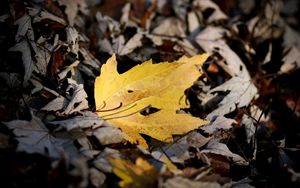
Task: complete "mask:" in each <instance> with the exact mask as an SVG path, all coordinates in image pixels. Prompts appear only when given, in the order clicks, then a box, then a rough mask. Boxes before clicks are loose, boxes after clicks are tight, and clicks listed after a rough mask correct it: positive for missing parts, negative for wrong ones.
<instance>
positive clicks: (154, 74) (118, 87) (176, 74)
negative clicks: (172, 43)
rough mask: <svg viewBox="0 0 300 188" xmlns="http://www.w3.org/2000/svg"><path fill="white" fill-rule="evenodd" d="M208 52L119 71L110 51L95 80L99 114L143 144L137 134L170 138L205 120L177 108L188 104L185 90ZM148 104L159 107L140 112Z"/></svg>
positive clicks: (197, 125)
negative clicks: (152, 111) (147, 112)
mask: <svg viewBox="0 0 300 188" xmlns="http://www.w3.org/2000/svg"><path fill="white" fill-rule="evenodd" d="M208 56H209V54H202V55H197V56H194V57H191V58H188V57H186V56H183V57H181V58H180V59H179V60H178V61H175V62H171V63H169V62H163V63H158V64H153V63H152V61H151V60H149V61H146V62H144V63H143V64H140V65H137V66H135V67H133V68H132V69H130V70H128V71H127V72H125V73H123V74H119V73H118V71H117V61H116V57H115V55H113V56H112V57H111V58H110V59H108V60H107V62H106V64H104V65H103V66H102V68H101V75H100V76H99V77H97V78H96V81H95V102H96V110H97V113H98V115H99V116H101V117H103V118H104V119H106V120H107V121H108V122H109V123H111V124H112V125H113V126H116V127H119V128H121V129H122V131H123V132H124V133H125V134H126V135H125V139H127V140H128V141H130V142H132V143H138V144H140V145H142V146H144V147H145V148H147V144H146V141H145V140H144V139H143V137H142V136H141V135H140V134H145V135H149V136H151V137H152V138H155V139H158V140H160V141H163V142H171V141H173V138H172V135H181V134H184V133H187V132H189V131H191V130H193V129H196V128H198V127H199V126H201V125H203V124H206V123H207V121H205V120H202V119H200V118H196V117H193V116H191V115H189V114H185V113H177V111H178V110H180V108H188V107H189V104H188V103H187V102H186V100H185V95H184V91H185V90H186V89H187V88H189V87H191V86H192V84H193V82H194V81H195V80H196V79H197V78H198V77H199V76H200V75H201V72H200V71H199V67H198V66H197V65H202V64H203V62H205V60H206V59H207V58H208ZM149 107H152V108H154V109H157V110H158V111H156V112H154V113H150V114H148V115H143V114H142V113H141V111H143V110H145V109H147V108H149Z"/></svg>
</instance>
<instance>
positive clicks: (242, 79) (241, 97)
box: [196, 26, 258, 120]
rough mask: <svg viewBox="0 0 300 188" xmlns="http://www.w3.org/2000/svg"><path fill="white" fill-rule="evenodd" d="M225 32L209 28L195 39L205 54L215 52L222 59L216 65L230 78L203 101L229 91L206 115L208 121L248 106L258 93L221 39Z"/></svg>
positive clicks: (240, 63)
mask: <svg viewBox="0 0 300 188" xmlns="http://www.w3.org/2000/svg"><path fill="white" fill-rule="evenodd" d="M226 32H227V30H226V29H223V28H220V27H212V26H210V27H207V28H206V29H204V30H203V31H202V32H201V33H200V34H199V35H198V36H197V37H196V41H197V43H198V44H199V45H200V46H201V47H202V48H203V49H204V50H205V51H206V52H211V53H212V52H217V53H218V54H219V55H220V56H222V57H223V58H224V60H223V61H217V62H216V63H217V64H218V65H219V66H220V67H222V68H223V69H224V70H225V71H226V72H227V73H228V74H229V75H230V76H232V78H231V79H229V80H228V81H226V82H225V83H223V84H221V85H219V86H217V87H215V88H214V89H212V90H210V91H209V92H208V95H207V96H206V99H204V101H208V98H211V97H212V95H213V93H215V92H218V91H230V92H229V93H228V94H227V95H226V96H225V97H224V98H223V100H222V101H221V102H220V103H219V104H218V108H217V109H215V110H213V111H212V112H211V113H210V114H208V115H207V117H206V118H207V119H209V120H211V119H212V118H213V117H214V116H222V115H225V114H228V113H230V112H233V111H234V110H235V109H236V108H240V107H244V106H247V105H249V104H250V102H251V101H252V99H253V98H254V97H255V96H256V94H257V92H258V90H257V88H256V86H255V85H254V84H253V82H252V80H251V77H250V74H249V72H248V70H247V68H246V66H245V65H244V63H243V62H242V60H241V59H240V58H239V56H238V55H237V54H236V53H235V52H234V51H233V50H232V49H231V48H230V47H229V46H228V45H227V44H226V42H225V40H224V39H223V35H224V34H225V33H226Z"/></svg>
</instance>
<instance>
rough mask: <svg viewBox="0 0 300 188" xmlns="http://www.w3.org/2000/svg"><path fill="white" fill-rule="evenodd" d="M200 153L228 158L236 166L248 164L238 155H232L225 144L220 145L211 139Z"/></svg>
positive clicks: (216, 140)
mask: <svg viewBox="0 0 300 188" xmlns="http://www.w3.org/2000/svg"><path fill="white" fill-rule="evenodd" d="M201 153H214V154H217V155H222V156H225V157H228V159H229V160H231V161H232V162H234V163H235V164H238V165H248V164H249V163H248V162H247V161H246V160H245V159H244V158H243V157H241V156H239V155H238V154H235V153H232V152H231V151H230V150H229V148H228V147H227V145H226V144H223V143H220V142H219V141H218V139H212V140H211V141H210V142H209V143H208V144H207V146H206V148H205V149H204V150H201Z"/></svg>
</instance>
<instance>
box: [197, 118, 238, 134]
mask: <svg viewBox="0 0 300 188" xmlns="http://www.w3.org/2000/svg"><path fill="white" fill-rule="evenodd" d="M233 123H237V122H236V121H235V120H234V119H230V118H226V117H224V116H217V117H216V118H215V119H214V120H213V121H211V122H210V124H208V125H204V126H203V127H201V130H204V131H205V132H206V133H208V134H210V135H212V134H214V133H215V132H217V131H220V130H228V129H231V128H232V124H233Z"/></svg>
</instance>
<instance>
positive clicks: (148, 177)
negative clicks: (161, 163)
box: [109, 158, 158, 188]
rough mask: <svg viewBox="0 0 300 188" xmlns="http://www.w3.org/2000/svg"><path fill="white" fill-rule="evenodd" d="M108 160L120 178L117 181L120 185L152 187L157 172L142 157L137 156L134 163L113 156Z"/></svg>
mask: <svg viewBox="0 0 300 188" xmlns="http://www.w3.org/2000/svg"><path fill="white" fill-rule="evenodd" d="M109 162H110V163H111V165H112V170H113V173H114V174H116V175H117V176H118V177H119V178H121V180H122V181H120V182H119V186H120V187H123V188H126V187H130V188H131V187H132V188H147V187H154V185H155V183H156V180H157V175H158V173H157V171H156V169H155V168H154V167H153V166H152V165H151V164H149V163H148V162H147V161H145V160H143V159H142V158H137V160H136V161H135V164H133V163H132V162H131V161H128V160H124V159H113V158H111V159H110V160H109Z"/></svg>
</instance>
